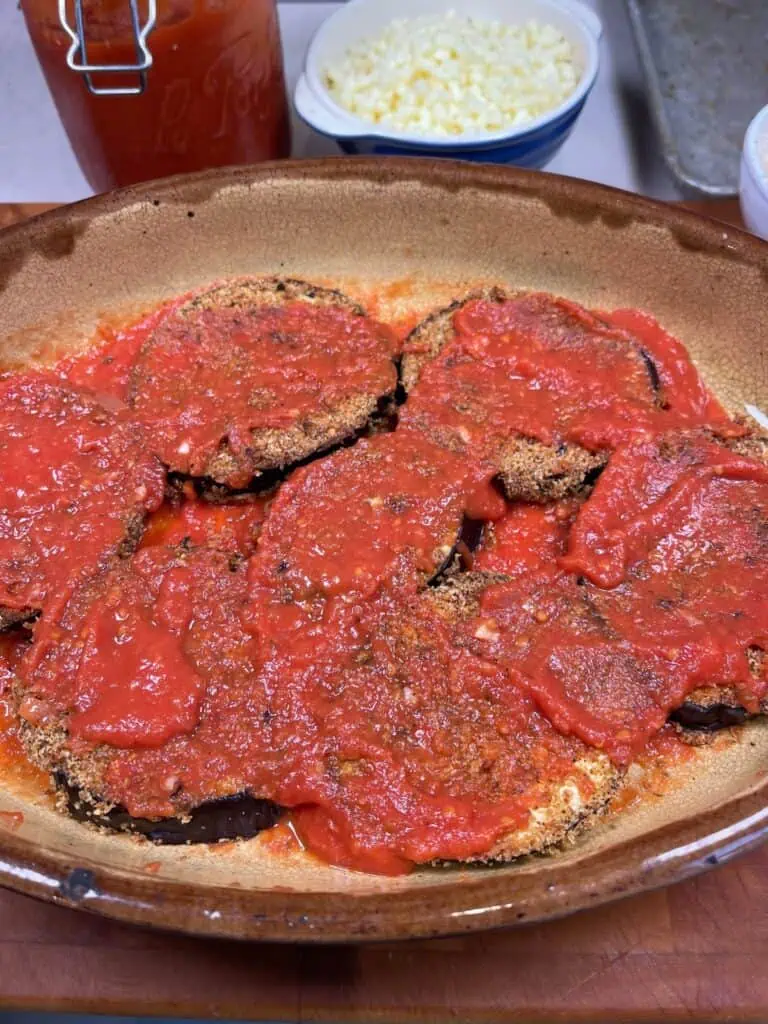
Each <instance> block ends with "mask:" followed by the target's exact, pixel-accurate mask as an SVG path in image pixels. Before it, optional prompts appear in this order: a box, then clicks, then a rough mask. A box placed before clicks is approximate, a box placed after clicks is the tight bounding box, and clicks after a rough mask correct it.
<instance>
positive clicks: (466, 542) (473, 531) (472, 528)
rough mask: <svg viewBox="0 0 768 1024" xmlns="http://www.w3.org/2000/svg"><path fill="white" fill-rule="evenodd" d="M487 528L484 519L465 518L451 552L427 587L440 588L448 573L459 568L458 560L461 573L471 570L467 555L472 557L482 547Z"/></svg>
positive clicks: (429, 580) (428, 581)
mask: <svg viewBox="0 0 768 1024" xmlns="http://www.w3.org/2000/svg"><path fill="white" fill-rule="evenodd" d="M485 526H486V523H485V520H484V519H470V518H469V517H468V516H464V518H463V519H462V521H461V526H460V527H459V532H458V534H457V536H456V540H455V542H454V543H453V544H452V545H451V550H450V551H449V552H448V554H447V555H446V556H445V558H444V559H443V561H442V562H441V563H440V565H439V566H438V567H437V569H435V571H434V573H433V574H432V575H431V576H430V577H429V579H428V580H427V586H430V587H439V586H440V584H441V583H443V582H444V581H445V575H446V573H447V572H448V571H449V570H450V569H452V568H454V567H456V566H457V559H458V570H459V571H460V572H464V571H465V570H469V569H471V562H470V560H469V559H468V558H467V557H466V555H467V554H469V555H470V556H471V555H472V554H473V553H474V552H475V551H477V549H478V548H479V547H480V544H481V542H482V539H483V534H484V532H485Z"/></svg>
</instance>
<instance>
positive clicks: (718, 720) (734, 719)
mask: <svg viewBox="0 0 768 1024" xmlns="http://www.w3.org/2000/svg"><path fill="white" fill-rule="evenodd" d="M669 717H670V721H672V722H674V723H675V724H676V725H679V726H680V727H681V728H683V729H687V730H690V731H691V732H703V733H710V732H718V731H719V730H720V729H728V728H730V727H731V726H733V725H743V724H744V722H746V721H747V719H749V718H751V717H752V716H751V715H750V713H749V712H748V711H747V709H746V708H743V707H740V706H739V705H738V704H724V703H714V704H697V703H696V702H695V701H691V700H687V701H685V702H684V703H683V704H681V705H680V707H679V708H677V709H676V710H675V711H673V712H672V714H671V715H670V716H669Z"/></svg>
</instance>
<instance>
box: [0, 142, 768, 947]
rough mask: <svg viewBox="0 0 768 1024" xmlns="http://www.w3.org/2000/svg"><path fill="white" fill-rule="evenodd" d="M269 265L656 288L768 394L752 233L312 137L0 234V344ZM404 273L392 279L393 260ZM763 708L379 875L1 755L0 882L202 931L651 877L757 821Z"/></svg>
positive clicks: (339, 279)
mask: <svg viewBox="0 0 768 1024" xmlns="http://www.w3.org/2000/svg"><path fill="white" fill-rule="evenodd" d="M261 272H267V273H272V272H284V273H290V274H295V275H297V276H301V277H307V278H310V279H316V280H318V281H320V282H321V283H322V282H323V281H332V282H334V283H339V284H341V285H342V286H344V287H347V288H348V289H349V290H350V291H352V292H353V293H354V294H358V295H361V296H366V295H368V296H370V294H371V292H372V291H376V292H377V293H378V295H379V301H380V303H381V311H382V313H383V314H384V315H385V316H386V315H402V314H404V313H406V312H408V311H413V310H418V311H420V310H422V309H424V308H425V307H428V306H429V305H430V303H434V302H440V301H443V300H445V299H446V298H450V297H451V295H452V294H453V293H454V292H456V291H458V290H461V289H463V288H465V287H467V285H468V284H472V283H476V282H478V281H489V280H494V281H501V282H506V283H508V284H510V285H512V286H514V287H523V288H525V287H529V288H540V289H545V290H548V291H552V292H558V293H561V294H563V295H566V296H569V297H570V298H573V299H576V300H577V301H579V302H583V303H585V304H586V305H590V306H594V307H598V308H599V307H603V308H605V307H615V306H636V307H643V308H645V309H648V310H650V311H651V312H653V313H654V314H655V315H656V316H657V317H658V318H659V319H660V320H661V322H662V323H663V324H664V325H665V326H666V327H667V328H669V329H670V330H671V331H672V332H673V333H674V334H676V335H677V336H678V337H679V338H681V339H682V340H683V341H684V342H685V343H686V344H687V345H688V347H689V349H690V351H691V353H692V354H693V356H694V358H695V360H696V362H697V364H698V366H699V367H700V369H701V371H702V372H703V373H704V375H705V377H706V379H707V380H708V381H709V383H710V384H711V386H712V387H714V388H715V390H716V391H717V392H718V394H719V395H720V397H721V398H722V399H723V400H724V401H725V402H726V403H728V404H729V405H730V406H731V407H732V408H733V409H734V410H741V411H743V408H744V405H745V403H748V404H751V405H755V406H758V407H760V406H762V408H764V409H765V408H767V407H768V359H766V354H765V342H766V327H765V324H766V323H768V245H766V244H765V243H762V242H759V241H758V240H757V239H755V238H752V237H749V236H747V235H745V234H742V233H740V232H738V231H735V230H733V229H731V228H727V227H724V226H723V225H721V224H717V223H715V222H713V221H708V220H705V219H700V218H697V217H695V216H693V215H692V214H688V213H686V212H683V211H679V210H675V209H670V208H667V207H664V206H661V205H658V204H655V203H652V202H648V201H646V200H643V199H640V198H637V197H635V196H632V195H628V194H624V193H621V192H616V191H612V190H610V189H606V188H602V187H600V186H597V185H592V184H587V183H585V182H580V181H574V180H570V179H566V178H558V177H555V176H552V175H546V174H535V173H529V172H524V171H515V170H511V169H507V168H499V167H477V166H471V165H461V164H450V163H447V162H435V163H430V162H420V161H416V160H413V161H402V162H399V161H380V160H379V161H372V160H361V161H354V160H346V159H345V160H341V159H338V160H329V161H318V162H312V163H288V164H283V165H280V166H265V167H261V168H257V169H240V170H237V169H236V170H229V171H224V172H215V173H208V174H203V175H197V176H194V177H189V178H179V179H174V180H169V181H165V182H162V183H160V184H155V185H147V186H143V187H138V188H133V189H128V190H126V191H122V192H118V193H116V194H113V195H109V196H104V197H101V198H97V199H93V200H90V201H88V202H85V203H82V204H79V205H77V206H73V207H69V208H66V209H61V210H57V211H55V212H53V213H49V214H45V215H44V216H42V217H40V218H38V219H36V220H33V221H31V222H28V223H26V224H24V225H21V226H19V227H16V228H11V229H9V230H7V231H6V232H4V233H2V234H0V291H1V292H2V295H0V360H7V359H9V358H13V359H18V358H22V359H24V360H31V359H35V358H39V357H40V354H41V353H46V352H50V351H58V352H62V351H68V350H71V349H72V348H74V347H76V346H77V345H78V344H79V343H80V344H82V342H83V340H84V339H87V338H88V337H90V336H92V334H93V331H94V328H95V327H96V325H97V323H98V322H99V321H100V319H102V318H103V317H105V316H109V317H110V318H112V319H115V318H122V317H130V316H131V315H135V314H136V313H137V312H138V311H141V310H143V309H146V308H147V306H149V305H151V304H153V303H156V302H158V301H160V300H162V299H165V298H167V297H169V296H171V295H173V294H174V293H177V292H181V291H184V290H186V289H189V288H192V287H195V286H198V285H201V284H204V283H208V282H210V281H212V280H213V279H215V278H219V277H224V276H227V275H232V274H246V273H261ZM398 282H399V283H398ZM766 765H768V723H763V722H755V723H753V724H750V725H748V726H746V727H745V728H743V729H742V730H740V731H738V732H736V733H735V734H733V735H732V736H726V737H723V738H721V739H719V740H718V742H717V743H716V744H715V745H714V746H713V747H709V748H707V749H705V750H703V751H701V752H699V753H697V754H696V755H695V756H693V757H692V758H691V759H690V760H688V761H687V762H685V763H684V764H683V765H678V766H677V767H676V768H674V775H673V777H672V778H671V779H670V780H668V781H667V784H666V785H665V786H664V795H662V796H658V797H653V798H651V797H649V798H648V799H646V800H645V801H644V802H643V803H640V804H639V805H638V804H636V805H633V806H630V807H628V808H627V809H626V810H625V811H624V812H623V813H622V814H620V815H616V816H615V817H608V818H606V819H605V820H604V821H602V822H600V823H599V825H598V827H596V828H595V829H594V830H593V831H592V832H590V833H589V834H587V835H586V836H585V837H584V838H583V839H582V840H580V841H577V842H576V843H574V844H573V845H571V846H569V848H568V849H567V850H565V851H564V852H562V853H558V854H556V855H554V856H550V857H539V858H531V859H528V860H525V861H523V862H521V863H517V864H514V865H510V866H506V867H498V868H493V869H488V868H482V869H473V870H466V869H463V870H459V869H455V870H436V869H435V870H421V871H417V872H415V873H414V874H412V875H410V876H408V877H402V878H397V879H386V878H380V877H374V876H369V875H363V874H356V873H353V872H350V871H345V870H342V869H339V868H332V867H328V866H325V865H322V864H320V863H318V862H317V861H313V860H310V859H309V858H307V857H305V856H304V855H303V854H301V853H300V852H298V851H296V852H278V851H276V850H275V849H274V848H272V847H271V846H270V844H269V843H268V842H265V841H263V840H262V839H257V840H254V841H251V842H249V843H238V844H225V845H222V846H219V847H213V848H201V847H187V848H182V849H179V848H174V849H170V848H156V847H152V846H150V845H148V844H145V843H144V842H142V841H138V840H136V839H130V838H127V837H124V836H109V835H102V834H100V833H97V832H95V831H91V830H89V829H87V828H85V827H83V826H80V825H77V824H75V823H74V822H72V821H69V820H67V819H65V818H64V817H62V816H60V815H58V814H57V813H56V812H55V811H54V810H53V808H52V804H51V800H50V797H49V796H46V794H44V793H42V792H41V791H40V789H39V787H38V788H37V789H36V788H35V787H34V786H33V785H32V784H31V783H30V781H29V780H27V779H25V778H24V777H21V776H20V775H19V774H18V773H15V774H12V773H11V772H10V771H6V772H5V776H6V777H5V778H2V779H0V883H2V884H4V885H7V886H10V887H12V888H15V889H18V890H20V891H21V892H25V893H30V894H32V895H35V896H41V897H44V898H46V899H50V900H53V901H56V902H59V903H62V904H66V905H68V906H77V907H82V908H85V909H88V910H92V911H98V912H100V913H103V914H107V915H109V916H111V917H116V918H122V919H125V920H129V921H135V922H141V923H143V924H152V925H158V926H162V927H167V928H176V929H181V930H184V931H189V932H196V933H204V934H209V935H225V936H236V937H242V938H264V939H278V940H294V941H298V940H310V941H339V940H347V939H349V940H358V939H368V938H396V937H403V938H405V937H412V936H429V935H438V934H443V933H450V932H465V931H471V930H474V929H481V928H490V927H493V926H498V925H509V924H516V923H520V922H527V921H534V920H541V919H543V918H548V917H554V916H557V915H561V914H566V913H569V912H570V911H574V910H578V909H579V908H583V907H588V906H593V905H595V904H597V903H600V902H602V901H605V900H609V899H614V898H615V897H617V896H620V895H624V894H627V893H632V892H637V891H639V890H642V889H647V888H650V887H653V886H659V885H665V884H667V883H669V882H674V881H676V880H678V879H681V878H684V877H686V876H688V875H691V874H693V873H695V872H697V871H701V870H703V869H705V868H707V867H709V866H711V865H715V864H718V863H720V862H722V861H723V860H727V859H728V858H729V857H731V856H733V855H734V854H735V853H737V852H740V851H742V850H744V849H746V848H748V847H750V846H752V845H754V844H756V843H758V842H759V841H760V840H761V839H762V838H763V837H764V836H765V834H766V832H767V831H768V784H767V783H766Z"/></svg>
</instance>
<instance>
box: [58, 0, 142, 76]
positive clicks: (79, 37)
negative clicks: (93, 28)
mask: <svg viewBox="0 0 768 1024" xmlns="http://www.w3.org/2000/svg"><path fill="white" fill-rule="evenodd" d="M127 3H128V6H129V8H130V15H131V29H132V32H133V41H134V47H135V50H136V61H135V63H133V64H92V63H90V62H89V60H88V40H87V38H86V30H85V14H84V11H83V0H72V2H71V3H70V0H59V21H60V22H61V25H62V28H63V29H64V31H65V32H66V33H67V35H68V36H69V38H70V40H71V46H70V47H69V50H68V51H67V66H68V67H70V68H71V69H72V70H73V71H76V72H77V73H78V74H81V75H82V76H83V78H84V80H85V84H86V87H87V89H88V91H89V92H90V93H92V94H93V95H94V96H138V95H140V94H141V93H143V92H144V90H145V89H146V87H147V71H148V70H149V69H150V68H151V67H152V54H151V53H150V51H149V47H148V46H147V37H148V36H149V33H150V32H151V31H152V29H153V28H154V27H155V22H156V21H157V0H147V17H146V20H145V21H144V23H143V24H142V20H141V17H140V15H139V4H138V0H127ZM70 9H73V10H74V20H73V21H70ZM94 74H108V75H113V74H117V75H123V74H132V75H137V76H138V81H137V82H136V83H135V84H134V85H125V86H118V85H112V86H107V85H97V84H96V83H95V82H94V81H93V77H92V76H93V75H94Z"/></svg>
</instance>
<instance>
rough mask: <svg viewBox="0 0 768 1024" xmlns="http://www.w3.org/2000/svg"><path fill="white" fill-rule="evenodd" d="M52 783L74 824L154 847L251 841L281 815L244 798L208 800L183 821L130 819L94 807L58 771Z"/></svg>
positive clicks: (118, 811)
mask: <svg viewBox="0 0 768 1024" xmlns="http://www.w3.org/2000/svg"><path fill="white" fill-rule="evenodd" d="M54 783H55V785H56V790H57V793H58V795H59V797H60V798H61V802H62V803H63V809H64V810H66V812H67V813H68V814H70V815H71V816H72V817H73V818H74V819H75V820H76V821H81V822H83V824H86V825H94V826H95V827H97V828H101V829H107V830H109V831H110V832H123V833H128V834H131V835H140V836H144V838H145V839H149V840H150V842H152V843H157V845H158V846H182V845H187V844H194V843H218V842H222V841H224V840H232V839H252V838H253V837H254V836H255V835H258V833H259V832H263V831H264V830H265V829H269V828H272V826H273V825H275V824H277V822H278V821H279V819H280V816H281V815H282V808H280V807H278V806H277V804H273V803H271V802H270V801H269V800H259V799H257V798H255V797H252V796H248V795H247V794H244V795H234V796H226V797H222V798H221V799H220V800H208V801H206V802H205V803H203V804H200V806H199V807H195V808H194V809H193V810H192V811H190V813H189V814H188V815H186V816H185V817H183V818H159V819H152V818H134V817H132V816H131V815H130V814H128V812H127V811H126V810H125V808H124V807H119V806H118V807H111V808H105V807H104V806H103V805H102V804H100V803H95V804H94V803H93V802H92V801H91V800H90V799H89V798H88V797H87V796H86V795H85V794H84V792H83V791H81V790H79V789H76V788H75V787H74V786H72V785H71V783H70V782H69V780H68V778H67V776H66V774H65V773H64V772H62V771H59V772H57V773H55V775H54Z"/></svg>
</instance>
